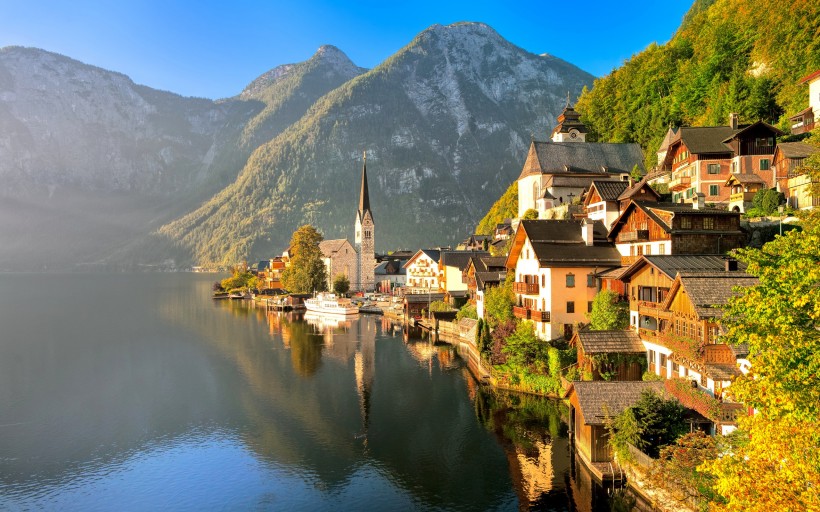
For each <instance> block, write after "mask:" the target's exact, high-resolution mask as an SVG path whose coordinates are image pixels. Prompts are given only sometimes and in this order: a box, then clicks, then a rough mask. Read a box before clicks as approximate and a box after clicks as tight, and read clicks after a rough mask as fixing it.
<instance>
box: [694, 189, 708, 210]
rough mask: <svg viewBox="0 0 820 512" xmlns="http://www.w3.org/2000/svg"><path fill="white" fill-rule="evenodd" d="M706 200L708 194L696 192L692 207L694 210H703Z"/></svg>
mask: <svg viewBox="0 0 820 512" xmlns="http://www.w3.org/2000/svg"><path fill="white" fill-rule="evenodd" d="M705 200H706V194H704V193H703V192H698V193H697V194H695V198H694V199H693V200H692V209H693V210H703V208H704V206H705V204H704V202H705Z"/></svg>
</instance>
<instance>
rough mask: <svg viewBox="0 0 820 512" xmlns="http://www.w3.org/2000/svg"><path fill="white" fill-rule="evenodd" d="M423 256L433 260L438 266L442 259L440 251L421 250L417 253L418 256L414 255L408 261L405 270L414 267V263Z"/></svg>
mask: <svg viewBox="0 0 820 512" xmlns="http://www.w3.org/2000/svg"><path fill="white" fill-rule="evenodd" d="M422 254H423V255H425V256H427V257H428V258H430V259H431V260H433V261H434V262H435V263H436V265H438V261H439V259H440V258H441V251H439V250H438V249H419V250H418V251H416V254H414V255H413V256H412V257H411V258H410V259H409V260H407V263H405V264H404V268H407V267H409V266H410V265H412V264H413V262H414V261H416V259H418V258H419V257H421V255H422Z"/></svg>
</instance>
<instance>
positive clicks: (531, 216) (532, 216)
mask: <svg viewBox="0 0 820 512" xmlns="http://www.w3.org/2000/svg"><path fill="white" fill-rule="evenodd" d="M537 219H538V210H536V209H534V208H530V209H529V210H527V211H525V212H524V215H523V216H522V217H521V220H537Z"/></svg>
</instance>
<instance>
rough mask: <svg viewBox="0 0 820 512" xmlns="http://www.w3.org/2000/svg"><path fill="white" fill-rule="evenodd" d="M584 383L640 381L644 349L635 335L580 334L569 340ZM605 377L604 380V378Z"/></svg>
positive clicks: (618, 332)
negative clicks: (574, 349) (575, 352)
mask: <svg viewBox="0 0 820 512" xmlns="http://www.w3.org/2000/svg"><path fill="white" fill-rule="evenodd" d="M570 345H571V346H574V347H575V348H576V349H577V351H578V369H579V370H580V371H581V374H582V375H587V376H588V378H586V377H585V378H584V380H625V381H629V380H641V378H642V377H643V372H644V364H642V363H645V362H646V348H645V347H644V345H643V343H642V342H641V338H640V337H638V333H636V332H635V331H632V330H629V331H589V330H586V329H584V330H580V331H578V332H576V333H575V334H574V335H573V336H572V339H571V340H570ZM604 377H606V379H605V378H604Z"/></svg>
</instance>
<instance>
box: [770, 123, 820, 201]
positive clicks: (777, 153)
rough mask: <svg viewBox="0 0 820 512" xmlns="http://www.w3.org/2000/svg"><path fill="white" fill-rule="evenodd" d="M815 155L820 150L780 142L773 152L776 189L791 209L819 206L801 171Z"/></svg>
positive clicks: (807, 179)
mask: <svg viewBox="0 0 820 512" xmlns="http://www.w3.org/2000/svg"><path fill="white" fill-rule="evenodd" d="M818 112H820V108H819V109H818ZM816 153H820V148H818V147H817V146H814V145H812V144H806V143H805V142H781V143H780V144H778V145H777V148H776V149H775V150H774V161H773V165H772V167H773V168H774V172H775V176H776V180H777V189H778V190H779V191H780V192H783V194H784V195H785V196H786V200H787V201H788V205H789V206H790V207H792V208H795V209H800V210H807V209H811V208H814V207H815V206H818V205H820V198H816V197H814V194H813V193H812V184H813V182H812V178H811V176H810V175H809V174H808V173H806V172H804V171H803V170H802V169H801V167H803V165H804V161H805V159H806V158H808V157H809V156H811V155H814V154H816Z"/></svg>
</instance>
